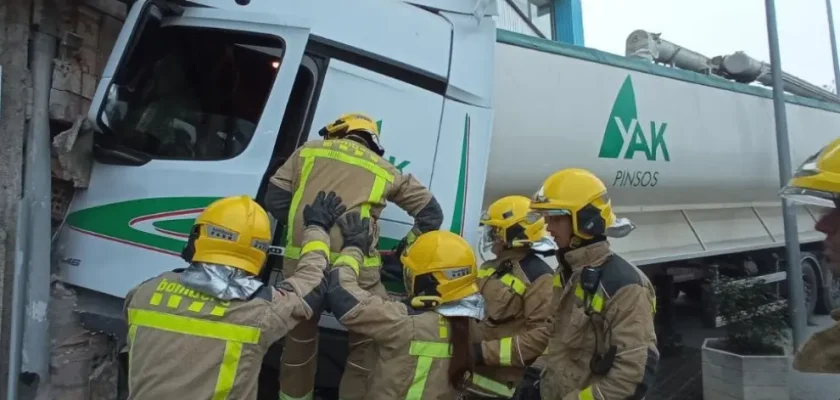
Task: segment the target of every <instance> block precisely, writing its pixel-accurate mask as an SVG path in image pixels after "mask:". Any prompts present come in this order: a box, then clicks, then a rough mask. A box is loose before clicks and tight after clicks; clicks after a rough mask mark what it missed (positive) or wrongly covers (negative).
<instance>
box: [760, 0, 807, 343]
mask: <svg viewBox="0 0 840 400" xmlns="http://www.w3.org/2000/svg"><path fill="white" fill-rule="evenodd" d="M764 7H765V11H766V13H767V38H768V41H769V44H770V68H771V74H772V78H773V111H774V113H775V116H776V148H777V149H778V153H779V180H780V181H781V184H782V185H785V184H787V181H788V180H789V179H790V176H791V166H790V143H789V142H788V130H787V115H786V113H785V91H784V86H783V85H784V83H783V81H782V57H781V55H780V54H779V32H778V30H777V28H776V4H775V1H774V0H764ZM782 218H783V221H784V225H785V250H786V253H787V258H786V261H787V262H786V264H787V282H788V293H789V294H788V307H789V308H790V319H791V326H792V327H793V348H794V350H798V349H799V345H800V344H802V342H803V341H804V340H805V324H806V321H805V289H804V287H803V282H802V264H801V256H800V254H799V233H798V229H797V227H796V210H795V209H794V208H793V207H792V206H791V205H790V204H789V203H788V201H787V200H784V199H783V200H782Z"/></svg>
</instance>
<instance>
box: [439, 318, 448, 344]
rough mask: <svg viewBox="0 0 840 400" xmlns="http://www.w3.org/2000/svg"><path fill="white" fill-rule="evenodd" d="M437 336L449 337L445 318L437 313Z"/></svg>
mask: <svg viewBox="0 0 840 400" xmlns="http://www.w3.org/2000/svg"><path fill="white" fill-rule="evenodd" d="M438 336H440V338H441V339H446V338H447V337H449V326H448V325H447V324H446V318H444V317H443V315H438Z"/></svg>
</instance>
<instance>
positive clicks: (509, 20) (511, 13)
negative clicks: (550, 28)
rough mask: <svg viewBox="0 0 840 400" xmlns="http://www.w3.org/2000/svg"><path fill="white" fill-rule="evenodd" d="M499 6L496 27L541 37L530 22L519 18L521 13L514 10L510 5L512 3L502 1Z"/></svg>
mask: <svg viewBox="0 0 840 400" xmlns="http://www.w3.org/2000/svg"><path fill="white" fill-rule="evenodd" d="M498 4H499V16H498V17H495V19H496V27H498V28H499V29H504V30H506V31H512V32H516V33H521V34H523V35H528V36H535V37H541V36H540V35H539V33H537V31H536V30H534V29H533V28H532V27H531V25H529V24H528V22H526V21H525V20H524V19H523V18H522V17H520V16H519V13H517V12H516V10H514V9H513V6H512V5H510V3H508V2H507V1H504V0H501V1H499V3H498Z"/></svg>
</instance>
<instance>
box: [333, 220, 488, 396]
mask: <svg viewBox="0 0 840 400" xmlns="http://www.w3.org/2000/svg"><path fill="white" fill-rule="evenodd" d="M339 224H340V225H339V226H340V228H341V230H342V232H343V235H344V240H343V246H344V249H343V250H342V253H341V254H342V256H341V257H339V258H338V259H337V260H336V261H335V263H334V264H333V267H332V268H331V269H330V271H329V273H328V275H327V282H328V283H327V287H328V290H327V299H328V300H327V301H328V303H329V306H330V308H331V309H332V312H333V315H334V316H335V317H336V318H337V319H338V320H339V321H340V322H341V323H342V324H344V326H345V327H347V329H348V330H349V331H350V332H357V333H361V334H363V335H365V336H367V337H370V338H372V339H373V340H374V342H375V343H376V346H377V347H378V351H379V358H378V359H377V363H376V364H375V365H374V366H373V368H372V370H373V372H372V373H371V374H370V376H369V377H366V378H367V380H368V382H367V384H368V385H369V387H371V390H370V392H368V393H367V395H366V397H365V398H366V399H368V400H380V399H381V400H392V399H416V400H426V399H454V398H456V396H457V395H460V394H463V393H464V390H465V386H466V383H467V381H468V379H469V377H470V375H471V373H472V369H473V354H472V345H471V344H472V341H471V332H470V325H471V322H472V321H474V320H481V319H482V318H483V314H484V304H483V300H482V297H481V294H479V293H478V286H477V285H476V261H475V255H474V254H473V251H472V248H471V247H470V245H469V243H467V241H466V240H464V239H463V238H462V237H460V236H458V235H456V234H454V233H451V232H448V231H432V232H427V233H424V234H422V235H420V237H418V238H417V240H416V241H415V242H414V243H413V244H412V245H410V246H409V247H408V248H407V249H406V250H405V252H404V253H403V254H402V256H401V257H400V261H401V262H402V263H403V265H404V266H405V268H404V281H405V288H406V292H407V293H408V295H409V296H410V297H409V300H407V302H405V303H404V302H399V301H391V300H387V299H383V298H381V297H378V296H374V295H373V294H371V293H370V292H368V291H366V290H364V289H362V288H361V286H360V284H359V282H358V280H359V278H360V276H361V271H362V268H363V267H362V258H363V254H362V250H361V249H366V248H368V246H370V240H371V237H370V235H369V233H368V232H369V227H368V226H367V225H368V219H367V218H364V219H361V218H360V216H359V214H358V213H356V212H353V213H348V214H347V215H346V216H345V217H343V218H342V219H340V220H339Z"/></svg>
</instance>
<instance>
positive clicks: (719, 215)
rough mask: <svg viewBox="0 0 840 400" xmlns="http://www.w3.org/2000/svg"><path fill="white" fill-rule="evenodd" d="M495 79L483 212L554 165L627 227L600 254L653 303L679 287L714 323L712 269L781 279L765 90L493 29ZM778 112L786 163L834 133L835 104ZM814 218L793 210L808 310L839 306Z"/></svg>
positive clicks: (529, 186) (806, 103) (528, 188)
mask: <svg viewBox="0 0 840 400" xmlns="http://www.w3.org/2000/svg"><path fill="white" fill-rule="evenodd" d="M495 75H496V80H495V91H496V92H495V110H496V112H495V116H494V126H493V129H494V132H493V140H492V144H491V151H490V162H489V165H488V172H487V173H488V175H487V182H486V189H485V193H484V206H485V207H486V206H487V205H488V204H489V203H490V202H492V201H493V200H495V199H498V198H499V197H501V196H505V195H510V194H525V195H530V194H532V193H534V191H535V190H536V189H537V188H538V187H539V184H540V183H541V181H542V180H543V179H544V178H545V177H547V176H548V175H549V174H551V173H552V172H554V171H556V170H558V169H560V168H565V167H581V168H586V169H589V170H591V171H593V172H594V173H595V174H597V175H598V176H599V177H600V178H601V179H602V180H603V181H604V183H605V184H606V185H607V188H608V191H609V195H610V198H611V199H612V204H613V207H614V208H615V210H616V212H617V213H618V214H619V215H621V216H624V217H629V218H630V219H632V220H633V221H634V222H635V223H636V225H637V229H636V231H635V232H633V233H632V234H631V235H629V236H628V237H626V238H622V239H619V240H613V241H612V243H613V248H614V249H615V250H616V252H618V253H620V254H622V255H623V256H625V257H627V258H628V259H629V260H631V261H633V262H634V263H636V264H637V265H639V266H640V267H641V268H642V269H643V270H644V271H645V272H646V273H647V274H648V275H649V276H650V277H651V279H652V280H653V282H655V284H656V285H657V290H658V291H659V295H660V297H661V299H660V304H661V305H662V306H663V307H662V308H663V309H672V308H671V305H672V304H671V303H672V302H671V298H672V296H675V295H676V294H678V293H679V292H680V291H682V292H684V293H685V294H686V295H687V296H688V297H689V298H690V299H692V300H696V301H698V302H699V303H700V304H702V305H703V308H704V310H706V312H704V320H705V323H706V325H707V326H712V327H714V326H720V325H722V322H721V321H720V319H719V318H717V316H716V315H715V314H716V313H715V311H714V307H712V306H711V304H712V303H711V302H710V301H709V300H710V299H711V290H712V289H711V288H712V285H711V284H712V283H713V282H714V280H715V279H716V277H717V276H718V274H725V275H728V276H734V277H745V276H756V275H762V276H763V277H764V278H765V279H766V280H767V281H769V282H781V281H783V280H784V279H785V272H784V271H785V267H784V234H783V225H782V214H781V202H780V199H779V198H778V196H777V192H778V190H779V186H780V184H779V175H778V166H777V153H776V142H775V136H774V132H775V125H774V123H775V122H774V118H773V101H772V92H771V91H770V90H767V89H764V88H760V87H755V86H749V85H745V84H739V83H735V82H730V81H727V80H725V79H723V78H720V77H717V76H707V75H702V74H699V73H695V72H690V71H683V70H678V69H674V68H668V67H664V66H658V65H653V64H650V63H647V62H643V61H638V60H634V59H629V58H625V57H621V56H616V55H613V54H609V53H605V52H600V51H597V50H592V49H585V48H581V47H574V46H568V45H563V44H559V43H553V42H549V41H544V40H535V39H532V38H530V37H527V36H523V35H518V34H514V33H511V32H506V31H499V33H498V41H497V45H496V70H495ZM787 115H788V124H789V132H790V143H791V150H792V162H793V164H794V165H798V164H799V163H801V162H802V161H804V159H805V158H806V157H808V156H810V155H812V154H813V153H814V152H816V151H818V150H819V149H820V148H821V146H823V145H824V144H825V143H827V142H829V141H830V140H831V139H833V138H835V137H836V136H837V133H836V132H837V127H840V106H838V105H837V104H831V103H827V102H822V101H818V100H814V99H810V98H804V97H799V96H788V100H787ZM819 213H820V210H818V209H816V208H805V207H798V208H797V217H798V226H799V240H800V243H801V244H802V251H803V252H802V268H803V275H804V276H803V279H804V281H805V285H806V301H807V305H808V310H809V313H810V312H828V311H830V310H831V309H833V308H835V307H837V306H840V301H838V293H840V290H838V279H837V278H833V277H832V276H831V275H830V272H829V271H828V270H824V269H823V268H822V267H821V263H822V255H821V253H820V247H821V246H820V244H819V242H820V241H821V240H822V239H823V237H824V235H822V234H820V233H818V232H816V231H814V230H813V226H814V222H815V220H816V218H817V217H818V216H819ZM550 261H551V262H555V261H554V260H550ZM555 264H556V262H555ZM779 286H784V285H779ZM663 300H664V301H663ZM660 311H662V310H660ZM666 314H667V313H666Z"/></svg>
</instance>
